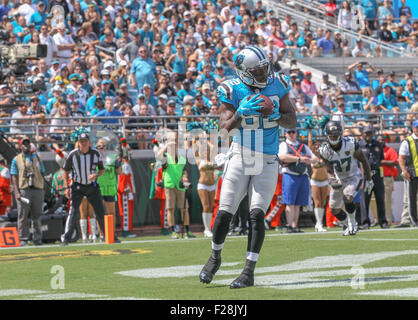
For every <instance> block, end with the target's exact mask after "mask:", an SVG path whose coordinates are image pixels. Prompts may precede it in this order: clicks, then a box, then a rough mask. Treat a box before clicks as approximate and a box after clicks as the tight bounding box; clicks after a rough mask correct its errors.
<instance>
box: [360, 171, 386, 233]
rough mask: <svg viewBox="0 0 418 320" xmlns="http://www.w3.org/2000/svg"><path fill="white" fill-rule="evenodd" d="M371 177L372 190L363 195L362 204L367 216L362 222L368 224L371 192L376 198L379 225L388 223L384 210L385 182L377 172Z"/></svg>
mask: <svg viewBox="0 0 418 320" xmlns="http://www.w3.org/2000/svg"><path fill="white" fill-rule="evenodd" d="M372 179H373V183H374V186H373V189H372V192H370V193H369V194H367V193H366V192H365V193H364V195H365V197H364V198H365V199H364V204H365V206H366V213H367V215H366V217H367V218H366V221H363V224H369V225H370V220H369V210H370V200H371V199H372V193H374V197H375V199H376V208H377V218H378V220H379V221H378V222H379V225H380V226H382V225H384V224H387V223H388V221H387V220H386V211H385V183H384V181H383V178H382V177H381V176H380V175H379V173H375V174H374V175H373V176H372Z"/></svg>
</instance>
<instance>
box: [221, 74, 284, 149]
mask: <svg viewBox="0 0 418 320" xmlns="http://www.w3.org/2000/svg"><path fill="white" fill-rule="evenodd" d="M288 92H289V78H288V77H287V76H285V75H283V74H276V75H275V76H274V77H270V79H269V81H268V84H267V86H266V87H264V88H263V89H261V90H260V91H259V92H254V91H252V90H251V89H250V88H249V87H248V86H247V85H245V84H244V83H243V82H242V81H241V80H240V79H239V78H238V77H237V78H233V79H230V80H225V81H224V82H222V83H221V84H220V85H219V86H218V88H217V90H216V94H217V96H218V97H219V101H220V102H225V103H229V104H231V105H233V106H234V107H235V109H238V107H239V104H240V102H241V100H242V99H244V98H245V97H247V96H250V95H253V94H255V93H261V94H263V95H265V96H267V97H269V98H270V99H271V100H272V101H274V100H275V101H277V102H278V103H279V101H280V99H281V98H282V97H283V96H285V95H286V94H287V93H288ZM233 141H234V142H237V143H239V144H241V145H242V146H244V147H247V148H250V149H251V150H254V151H258V152H263V153H266V154H277V153H278V152H279V125H278V123H277V121H275V120H273V121H270V120H269V119H268V117H261V116H252V117H243V119H242V121H241V125H240V127H239V131H238V132H237V134H235V136H234V137H233ZM261 141H262V143H261Z"/></svg>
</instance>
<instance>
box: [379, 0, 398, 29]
mask: <svg viewBox="0 0 418 320" xmlns="http://www.w3.org/2000/svg"><path fill="white" fill-rule="evenodd" d="M389 16H390V17H396V14H395V10H394V9H393V7H392V0H383V6H380V7H379V8H378V9H377V19H378V21H379V24H380V25H382V24H383V22H384V21H385V20H386V18H387V17H389Z"/></svg>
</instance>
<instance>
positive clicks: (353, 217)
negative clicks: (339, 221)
mask: <svg viewBox="0 0 418 320" xmlns="http://www.w3.org/2000/svg"><path fill="white" fill-rule="evenodd" d="M347 216H348V219H349V220H350V223H351V224H352V225H355V224H356V214H355V212H353V213H348V212H347Z"/></svg>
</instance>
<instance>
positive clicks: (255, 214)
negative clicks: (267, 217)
mask: <svg viewBox="0 0 418 320" xmlns="http://www.w3.org/2000/svg"><path fill="white" fill-rule="evenodd" d="M250 220H252V221H257V222H260V221H261V223H263V225H264V211H263V210H261V209H259V208H255V209H253V210H251V211H250Z"/></svg>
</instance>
